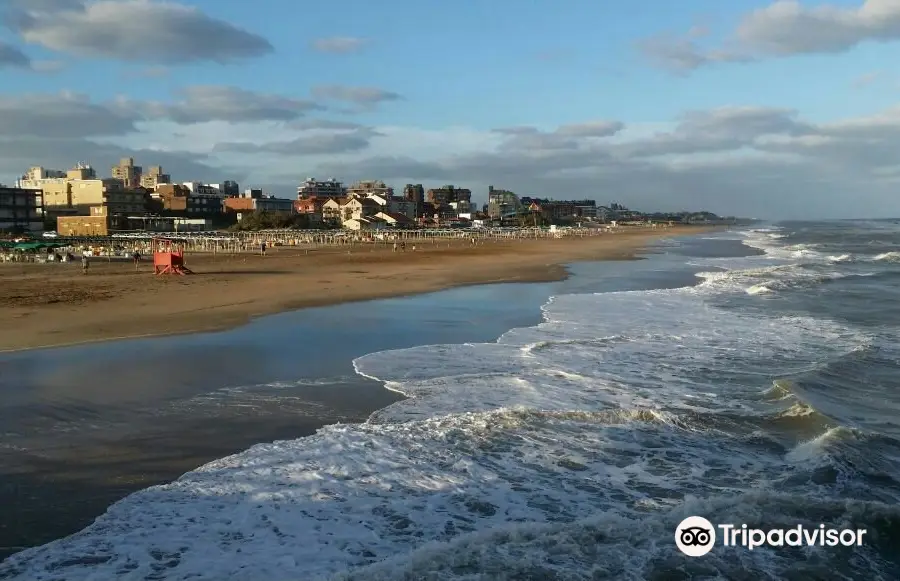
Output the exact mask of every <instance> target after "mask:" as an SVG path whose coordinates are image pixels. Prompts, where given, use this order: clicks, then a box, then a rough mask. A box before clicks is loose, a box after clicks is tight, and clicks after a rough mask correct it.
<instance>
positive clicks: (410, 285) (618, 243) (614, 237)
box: [0, 226, 702, 351]
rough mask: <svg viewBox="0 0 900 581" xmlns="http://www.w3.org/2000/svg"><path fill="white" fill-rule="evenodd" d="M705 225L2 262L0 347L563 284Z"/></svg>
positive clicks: (200, 327)
mask: <svg viewBox="0 0 900 581" xmlns="http://www.w3.org/2000/svg"><path fill="white" fill-rule="evenodd" d="M700 231H702V227H690V226H686V227H673V228H668V229H649V228H633V229H632V228H620V229H619V231H617V232H615V233H607V234H601V235H596V236H586V237H577V236H573V237H564V238H560V239H535V240H510V241H480V242H479V244H478V245H472V244H471V242H470V240H469V239H468V238H465V239H461V240H452V241H448V240H436V241H430V242H426V243H422V244H419V245H418V246H417V247H416V248H415V250H413V249H412V246H411V245H410V246H408V247H407V250H406V251H405V252H399V251H398V252H395V251H393V248H392V247H391V246H390V245H387V244H368V245H366V244H357V245H354V246H353V247H344V246H331V247H318V248H314V249H312V250H309V249H298V248H292V247H287V246H282V247H274V248H271V249H270V250H269V251H268V252H267V254H266V256H261V255H258V254H257V255H253V254H225V253H222V254H212V253H192V254H188V255H187V256H186V264H187V266H188V267H189V268H190V269H191V270H192V271H194V272H195V273H196V275H194V276H160V277H155V276H154V275H153V274H152V264H150V263H148V262H147V261H146V259H145V261H144V262H143V263H142V265H141V266H140V268H139V269H138V270H136V269H135V267H134V266H133V265H132V263H131V262H130V261H121V260H120V261H107V260H106V259H105V258H94V259H92V261H91V265H90V269H89V272H88V273H87V274H82V272H81V268H80V265H79V264H78V263H67V264H60V263H57V264H20V263H4V264H0V280H2V293H0V351H13V350H19V349H31V348H39V347H53V346H62V345H72V344H79V343H86V342H93V341H103V340H110V339H121V338H129V337H149V336H157V335H170V334H180V333H190V332H199V331H212V330H221V329H227V328H232V327H235V326H237V325H241V324H244V323H246V322H247V321H249V320H251V319H252V318H254V317H258V316H261V315H266V314H272V313H277V312H282V311H287V310H292V309H298V308H303V307H311V306H323V305H331V304H338V303H344V302H349V301H360V300H367V299H376V298H385V297H393V296H402V295H409V294H416V293H423V292H431V291H436V290H440V289H446V288H453V287H457V286H462V285H472V284H485V283H494V282H535V281H550V280H559V279H561V278H562V277H564V276H565V268H564V267H563V265H564V264H566V263H570V262H577V261H583V260H616V259H628V258H632V257H633V256H634V254H635V252H636V251H637V250H638V249H640V248H641V247H642V246H644V245H646V244H647V243H648V242H649V241H650V240H652V239H655V238H659V237H662V236H677V235H685V234H690V233H698V232H700Z"/></svg>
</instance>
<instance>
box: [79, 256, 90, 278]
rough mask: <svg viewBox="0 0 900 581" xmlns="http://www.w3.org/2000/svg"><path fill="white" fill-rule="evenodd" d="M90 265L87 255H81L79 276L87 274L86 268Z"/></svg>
mask: <svg viewBox="0 0 900 581" xmlns="http://www.w3.org/2000/svg"><path fill="white" fill-rule="evenodd" d="M90 265H91V263H90V262H89V261H88V257H87V254H82V255H81V274H87V272H88V267H90Z"/></svg>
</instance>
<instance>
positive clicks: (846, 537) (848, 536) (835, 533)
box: [675, 516, 866, 557]
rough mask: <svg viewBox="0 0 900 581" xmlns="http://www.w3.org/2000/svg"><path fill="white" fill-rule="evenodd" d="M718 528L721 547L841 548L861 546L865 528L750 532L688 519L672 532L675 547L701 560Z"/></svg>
mask: <svg viewBox="0 0 900 581" xmlns="http://www.w3.org/2000/svg"><path fill="white" fill-rule="evenodd" d="M716 529H719V532H720V533H721V538H722V545H723V546H725V547H738V546H741V547H745V548H747V549H749V550H751V551H752V550H753V549H755V548H757V547H763V546H767V547H785V546H786V547H802V546H807V547H816V546H818V547H836V546H838V545H841V546H844V547H853V546H856V547H859V546H862V541H863V536H864V535H865V534H866V529H855V530H854V529H829V528H825V525H824V524H820V525H819V526H818V527H816V528H811V529H808V528H805V527H804V526H803V525H797V526H795V527H791V528H788V529H770V530H767V531H766V530H762V529H751V528H747V525H741V526H739V527H738V526H735V525H733V524H720V525H717V526H714V525H713V524H712V523H711V522H709V521H708V520H706V519H705V518H703V517H702V516H689V517H687V518H686V519H684V520H683V521H681V523H680V524H679V525H678V528H676V529H675V545H676V546H677V547H678V549H679V550H680V551H681V552H682V553H684V554H685V555H687V556H689V557H702V556H703V555H705V554H707V553H708V552H710V551H711V550H712V548H713V546H714V545H715V544H716Z"/></svg>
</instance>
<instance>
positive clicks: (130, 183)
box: [112, 157, 142, 189]
mask: <svg viewBox="0 0 900 581" xmlns="http://www.w3.org/2000/svg"><path fill="white" fill-rule="evenodd" d="M141 172H142V168H141V166H139V165H134V158H133V157H123V158H122V159H121V160H120V161H119V165H116V166H113V168H112V177H113V178H115V179H117V180H120V181H121V182H122V185H123V186H125V187H126V188H129V189H132V188H138V187H140V186H141Z"/></svg>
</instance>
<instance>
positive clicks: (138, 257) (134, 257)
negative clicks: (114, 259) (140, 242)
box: [131, 250, 141, 270]
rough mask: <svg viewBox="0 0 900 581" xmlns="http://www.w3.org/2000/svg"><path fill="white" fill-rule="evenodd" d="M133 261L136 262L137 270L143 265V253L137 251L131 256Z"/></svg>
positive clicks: (135, 267)
mask: <svg viewBox="0 0 900 581" xmlns="http://www.w3.org/2000/svg"><path fill="white" fill-rule="evenodd" d="M131 259H132V260H134V269H135V270H137V269H138V267H139V266H140V264H141V253H140V252H138V251H137V250H135V251H134V252H133V253H132V254H131Z"/></svg>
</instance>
